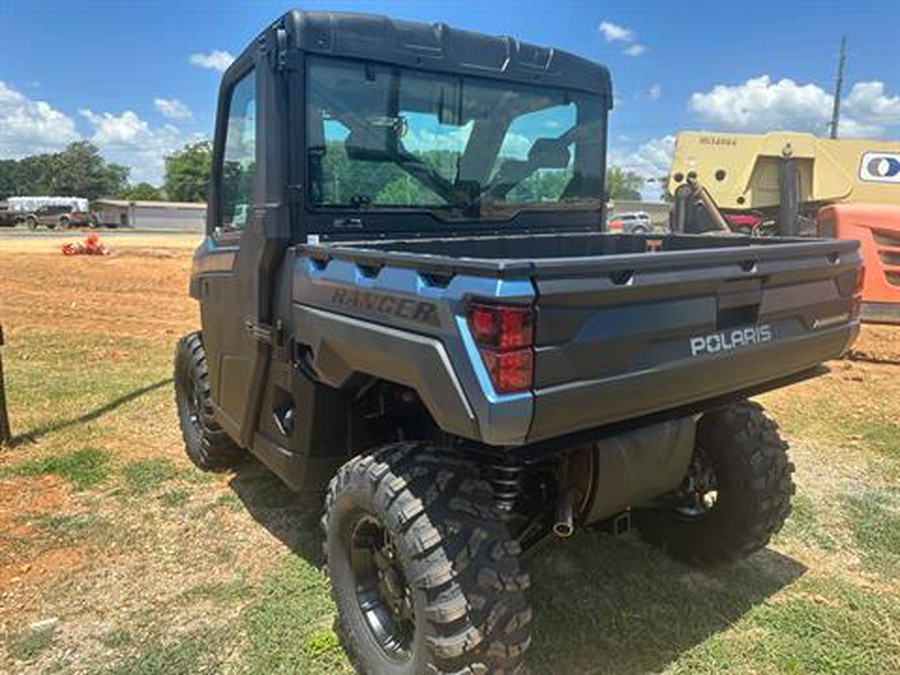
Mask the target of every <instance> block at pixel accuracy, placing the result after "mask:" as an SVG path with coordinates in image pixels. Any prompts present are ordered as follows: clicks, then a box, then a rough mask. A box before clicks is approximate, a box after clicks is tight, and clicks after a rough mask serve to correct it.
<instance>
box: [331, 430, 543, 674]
mask: <svg viewBox="0 0 900 675" xmlns="http://www.w3.org/2000/svg"><path fill="white" fill-rule="evenodd" d="M478 475H479V472H478V468H477V465H475V464H474V463H473V462H470V461H467V460H466V459H464V458H462V457H460V456H458V455H456V454H454V452H453V450H452V449H450V448H442V447H433V446H429V445H428V444H424V443H404V444H398V445H391V446H386V447H384V448H381V449H379V450H376V451H375V452H373V453H372V454H370V455H364V456H360V457H356V458H354V459H352V460H350V461H349V462H347V464H345V465H344V466H343V467H342V468H341V469H340V471H339V472H338V474H337V475H336V476H335V477H334V479H332V481H331V484H330V485H329V489H328V496H327V500H326V512H325V515H324V516H323V518H322V527H323V530H324V533H325V553H326V556H327V561H328V574H329V576H330V578H331V588H332V596H333V597H334V600H335V603H336V604H337V607H338V622H339V628H340V634H341V638H342V641H343V643H344V646H345V648H346V649H347V652H348V654H349V655H350V657H351V659H352V660H353V661H354V664H355V665H356V668H357V670H358V671H359V672H362V673H368V674H370V675H374V674H377V675H401V674H402V675H418V674H419V673H425V672H427V673H468V674H473V675H474V674H475V673H484V674H487V673H517V672H521V671H522V668H523V665H522V659H523V655H524V653H525V650H526V649H527V647H528V645H529V643H530V641H531V631H530V626H531V610H530V608H529V607H528V604H527V601H526V600H525V589H526V588H527V586H528V576H527V575H526V574H524V573H523V572H522V571H521V570H520V568H519V559H518V557H519V554H520V552H521V549H520V547H519V545H518V543H517V542H516V541H514V540H513V539H512V537H511V536H510V534H509V531H508V530H507V528H506V526H505V525H504V523H503V522H502V519H501V515H500V512H499V511H498V510H497V508H496V505H495V501H494V496H493V492H492V489H491V487H490V485H489V484H488V483H486V482H485V481H483V480H481V479H480V478H479V477H478Z"/></svg>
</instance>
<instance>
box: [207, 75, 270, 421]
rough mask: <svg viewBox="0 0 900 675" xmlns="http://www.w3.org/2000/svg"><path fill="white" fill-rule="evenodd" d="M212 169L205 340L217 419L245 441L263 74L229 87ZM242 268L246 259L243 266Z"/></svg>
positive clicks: (222, 106)
mask: <svg viewBox="0 0 900 675" xmlns="http://www.w3.org/2000/svg"><path fill="white" fill-rule="evenodd" d="M222 99H224V100H222V101H220V104H219V119H218V120H217V125H216V139H215V147H214V150H213V161H212V167H211V169H212V170H211V180H210V199H209V206H208V208H209V213H208V215H207V243H206V247H205V255H204V257H205V258H206V261H205V264H204V270H209V271H208V272H207V273H204V275H203V280H202V282H201V287H200V295H201V314H202V320H203V342H204V347H205V349H206V354H207V359H208V363H209V372H210V387H211V390H212V391H211V393H212V398H213V403H214V405H215V407H216V413H217V417H218V418H219V420H220V422H221V423H222V424H223V426H225V427H226V428H227V429H228V431H229V432H230V435H231V436H232V437H235V438H238V437H239V436H240V429H241V426H242V420H243V416H244V405H245V402H244V401H243V400H242V399H243V397H242V395H241V390H242V389H244V388H245V387H246V382H247V381H248V380H249V379H250V377H251V375H252V371H253V361H254V358H255V351H256V350H255V345H254V344H253V341H252V340H250V339H248V335H247V331H246V329H245V328H244V324H245V322H246V316H247V314H248V313H252V310H253V308H252V307H250V306H249V305H250V297H249V293H248V288H247V287H248V285H254V283H253V279H252V276H253V275H254V273H255V270H252V269H247V266H246V265H244V264H239V261H238V258H239V257H245V256H241V255H240V254H241V252H242V250H243V249H246V248H248V247H249V246H250V245H251V243H250V242H249V237H248V236H247V235H248V234H249V230H250V229H251V228H252V223H251V222H250V218H249V214H250V213H251V212H252V205H253V201H254V200H253V196H254V191H255V187H256V186H255V183H256V173H257V172H256V167H257V165H258V157H257V147H256V131H257V130H256V121H257V120H256V103H257V71H256V69H255V68H253V67H252V64H251V65H250V67H249V68H248V69H247V70H246V71H245V72H243V73H242V74H241V75H240V76H239V77H237V78H236V79H235V81H234V82H233V83H232V84H231V86H230V87H228V86H225V87H223V94H222ZM241 263H242V261H241Z"/></svg>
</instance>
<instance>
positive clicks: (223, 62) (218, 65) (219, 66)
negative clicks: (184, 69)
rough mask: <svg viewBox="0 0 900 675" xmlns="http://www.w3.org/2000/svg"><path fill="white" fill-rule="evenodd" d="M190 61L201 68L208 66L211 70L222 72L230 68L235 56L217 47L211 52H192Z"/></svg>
mask: <svg viewBox="0 0 900 675" xmlns="http://www.w3.org/2000/svg"><path fill="white" fill-rule="evenodd" d="M188 61H189V62H190V63H191V64H193V65H195V66H200V67H201V68H208V69H209V70H217V71H219V72H220V73H224V72H225V71H226V70H228V66H230V65H231V63H232V62H233V61H234V57H233V56H232V55H231V54H230V53H229V52H226V51H223V50H221V49H216V50H214V51H211V52H210V53H209V54H203V53H199V52H198V53H196V54H191V55H190V57H189V58H188Z"/></svg>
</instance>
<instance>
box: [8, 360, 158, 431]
mask: <svg viewBox="0 0 900 675" xmlns="http://www.w3.org/2000/svg"><path fill="white" fill-rule="evenodd" d="M169 384H172V378H171V377H169V378H167V379H165V380H160V381H159V382H154V383H153V384H148V385H147V386H146V387H141V388H139V389H135V390H134V391H130V392H128V393H127V394H125V395H124V396H119V397H118V398H115V399H113V400H112V401H110V402H109V403H106V404H104V405H102V406H100V407H99V408H94V409H93V410H89V411H88V412H86V413H84V414H82V415H79V416H78V417H73V418H71V419H62V420H54V421H52V422H46V423H44V424H41V425H38V426H36V427H35V428H34V429H29V430H28V431H25V432H23V433H21V434H16V435H15V436H13V437H12V438H11V439H10V440H9V443H8V447H10V448H15V447H17V446H19V445H25V444H26V443H34V442H35V441H37V440H38V439H40V438H41V437H43V436H46V435H47V434H52V433H54V432H56V431H62V430H63V429H68V428H69V427H73V426H77V425H79V424H85V423H87V422H93V421H94V420H96V419H98V418H100V417H103V416H104V415H107V414H109V413H111V412H112V411H113V410H115V409H116V408H119V407H120V406H123V405H125V404H126V403H129V402H130V401H133V400H135V399H136V398H140V397H141V396H143V395H144V394H148V393H150V392H151V391H155V390H156V389H159V388H161V387H165V386H166V385H169Z"/></svg>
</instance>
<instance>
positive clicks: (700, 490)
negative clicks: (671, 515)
mask: <svg viewBox="0 0 900 675" xmlns="http://www.w3.org/2000/svg"><path fill="white" fill-rule="evenodd" d="M718 499H719V482H718V480H717V478H716V471H715V468H714V467H713V465H712V462H711V461H710V460H709V457H708V456H707V454H706V452H705V451H704V450H703V448H702V447H701V446H699V445H698V446H697V447H696V448H694V454H693V456H692V457H691V466H690V468H689V470H688V475H687V478H685V480H684V483H683V485H682V486H681V490H680V491H679V502H678V504H677V505H676V506H675V511H676V513H678V515H679V516H681V517H683V518H688V519H692V520H693V519H697V518H704V517H706V516H707V515H709V513H710V511H712V510H713V508H715V505H716V502H717V501H718Z"/></svg>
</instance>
